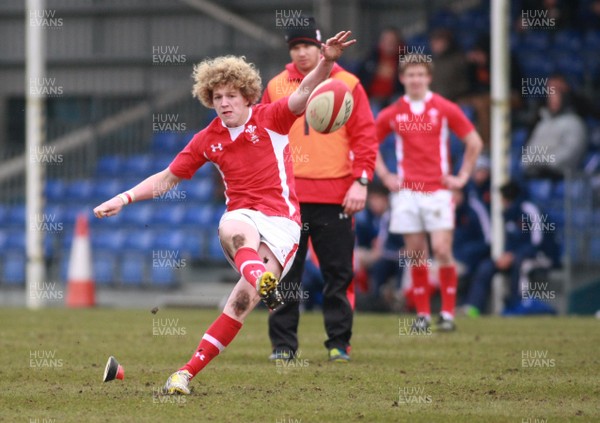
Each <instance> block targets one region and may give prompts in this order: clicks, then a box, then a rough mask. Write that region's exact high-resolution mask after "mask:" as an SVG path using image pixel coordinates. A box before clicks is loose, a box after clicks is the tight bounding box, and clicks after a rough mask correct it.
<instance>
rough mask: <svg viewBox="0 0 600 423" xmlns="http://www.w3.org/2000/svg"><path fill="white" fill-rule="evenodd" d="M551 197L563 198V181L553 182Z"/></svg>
mask: <svg viewBox="0 0 600 423" xmlns="http://www.w3.org/2000/svg"><path fill="white" fill-rule="evenodd" d="M552 198H554V199H555V200H564V198H565V181H556V182H555V183H554V192H553V193H552Z"/></svg>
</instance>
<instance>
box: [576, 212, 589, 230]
mask: <svg viewBox="0 0 600 423" xmlns="http://www.w3.org/2000/svg"><path fill="white" fill-rule="evenodd" d="M591 219H592V216H590V214H589V213H588V212H587V211H586V210H579V209H575V210H573V225H574V226H575V227H577V228H588V227H589V225H590V221H591Z"/></svg>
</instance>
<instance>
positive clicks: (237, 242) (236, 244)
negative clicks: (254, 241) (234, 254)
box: [233, 235, 246, 250]
mask: <svg viewBox="0 0 600 423" xmlns="http://www.w3.org/2000/svg"><path fill="white" fill-rule="evenodd" d="M245 242H246V237H244V235H234V236H233V248H235V249H236V250H238V249H239V248H242V247H243V246H244V243H245Z"/></svg>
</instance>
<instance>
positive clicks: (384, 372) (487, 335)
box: [0, 309, 600, 423]
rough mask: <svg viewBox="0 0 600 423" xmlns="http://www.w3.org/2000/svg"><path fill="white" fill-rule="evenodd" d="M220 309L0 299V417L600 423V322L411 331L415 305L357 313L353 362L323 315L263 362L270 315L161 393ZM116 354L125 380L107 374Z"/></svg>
mask: <svg viewBox="0 0 600 423" xmlns="http://www.w3.org/2000/svg"><path fill="white" fill-rule="evenodd" d="M217 315H218V312H217V311H216V310H189V309H187V310H183V309H164V310H160V311H159V312H158V313H157V314H152V313H151V312H150V310H109V309H94V310H64V309H51V310H43V311H36V312H31V311H26V310H20V309H2V310H0V322H1V323H0V340H1V350H0V351H1V353H0V389H1V392H2V394H1V395H0V421H6V422H16V421H25V422H81V421H84V422H188V421H190V422H236V423H239V422H272V423H292V422H294V423H295V422H302V423H308V422H515V423H523V422H527V423H529V422H532V423H533V422H591V421H600V354H599V352H598V351H599V346H600V327H599V326H600V321H598V320H594V319H591V318H585V319H584V318H523V319H501V318H481V319H478V320H467V319H459V320H458V327H459V329H458V331H457V332H456V333H452V334H437V333H432V334H430V335H412V334H411V332H410V323H411V317H410V316H394V315H374V314H358V315H357V316H356V319H355V326H354V336H353V350H352V360H353V361H352V363H350V364H334V363H329V362H327V357H326V351H325V349H324V347H323V345H322V343H323V340H324V338H325V335H324V330H323V323H322V317H321V315H320V314H312V313H307V314H304V315H303V316H302V318H301V325H300V342H301V347H300V348H301V354H300V357H299V358H298V359H297V360H295V361H294V362H292V363H290V365H287V366H283V365H282V364H281V363H279V365H278V364H277V363H272V362H269V361H267V359H266V358H267V355H268V354H269V352H270V347H269V341H268V336H267V313H266V312H263V311H256V312H254V313H253V314H252V315H251V316H250V318H249V319H248V321H247V322H246V324H245V325H244V328H243V329H242V331H241V332H240V335H238V337H237V338H236V339H235V341H234V342H233V343H232V344H231V345H230V347H229V348H228V349H227V350H226V352H225V353H223V354H222V355H221V356H219V357H218V358H216V359H215V360H214V361H213V362H212V363H211V364H210V365H209V366H208V367H207V368H206V369H205V370H204V371H203V372H202V373H201V374H200V375H199V376H197V377H196V378H195V379H194V380H193V381H192V386H193V388H194V391H193V392H192V395H190V396H187V397H165V396H161V395H159V394H158V392H159V391H160V388H161V387H162V385H163V384H164V382H165V380H166V379H167V377H168V376H169V375H170V374H171V373H172V372H173V371H174V370H176V369H177V368H178V367H179V366H181V365H182V364H184V363H185V362H186V361H187V360H188V358H189V356H190V354H191V353H192V352H193V350H194V348H195V347H196V345H197V344H198V341H199V339H200V336H201V335H202V333H203V332H204V330H205V329H206V328H207V327H208V325H209V324H210V323H211V322H212V321H213V319H214V318H215V317H216V316H217ZM110 355H114V356H115V357H116V358H117V360H119V362H120V363H121V364H122V366H123V367H124V369H125V380H124V381H119V380H115V381H112V382H109V383H102V376H103V372H104V365H105V363H106V361H107V359H108V357H109V356H110Z"/></svg>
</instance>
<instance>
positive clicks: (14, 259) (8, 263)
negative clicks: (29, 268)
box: [2, 250, 26, 285]
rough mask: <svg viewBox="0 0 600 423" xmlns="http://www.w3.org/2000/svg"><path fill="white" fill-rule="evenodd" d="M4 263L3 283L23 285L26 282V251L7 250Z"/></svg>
mask: <svg viewBox="0 0 600 423" xmlns="http://www.w3.org/2000/svg"><path fill="white" fill-rule="evenodd" d="M3 256H4V260H3V263H2V283H3V284H5V285H23V284H24V283H25V263H26V258H25V252H24V251H14V250H13V251H7V252H6V253H5V254H4V255H3Z"/></svg>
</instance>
